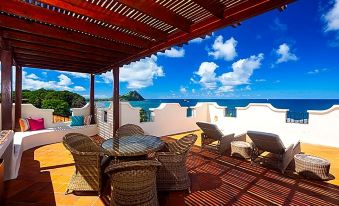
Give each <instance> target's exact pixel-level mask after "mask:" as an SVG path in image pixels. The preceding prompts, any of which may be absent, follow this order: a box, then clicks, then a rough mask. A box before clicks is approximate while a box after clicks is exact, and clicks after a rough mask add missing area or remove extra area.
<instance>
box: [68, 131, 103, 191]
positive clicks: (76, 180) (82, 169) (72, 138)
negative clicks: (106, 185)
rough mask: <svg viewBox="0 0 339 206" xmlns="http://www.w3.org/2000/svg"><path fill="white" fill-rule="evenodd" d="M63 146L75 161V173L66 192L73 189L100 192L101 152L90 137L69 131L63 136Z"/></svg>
mask: <svg viewBox="0 0 339 206" xmlns="http://www.w3.org/2000/svg"><path fill="white" fill-rule="evenodd" d="M63 144H64V146H65V147H66V148H67V149H68V150H69V151H70V152H71V154H72V155H73V158H74V162H75V173H74V174H73V176H72V179H71V180H70V183H69V185H68V188H67V191H66V194H69V193H70V192H73V191H96V192H98V194H99V195H100V194H101V178H102V171H101V160H102V156H103V155H102V153H101V151H100V147H98V146H97V145H96V144H95V143H94V142H93V141H92V140H91V138H90V137H88V136H86V135H83V134H78V133H70V134H66V135H65V137H64V138H63Z"/></svg>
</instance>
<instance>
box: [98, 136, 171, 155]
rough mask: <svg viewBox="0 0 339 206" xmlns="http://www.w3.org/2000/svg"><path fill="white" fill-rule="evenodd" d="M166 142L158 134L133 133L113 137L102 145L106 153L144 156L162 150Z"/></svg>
mask: <svg viewBox="0 0 339 206" xmlns="http://www.w3.org/2000/svg"><path fill="white" fill-rule="evenodd" d="M164 145H165V143H164V142H163V141H162V140H161V139H160V138H159V137H156V136H151V135H132V136H126V137H120V138H111V139H108V140H106V141H104V142H103V143H102V145H101V147H102V148H103V149H104V150H105V153H106V154H107V155H110V156H115V157H131V156H142V155H147V154H149V153H152V152H156V151H158V150H160V149H161V148H162V147H163V146H164Z"/></svg>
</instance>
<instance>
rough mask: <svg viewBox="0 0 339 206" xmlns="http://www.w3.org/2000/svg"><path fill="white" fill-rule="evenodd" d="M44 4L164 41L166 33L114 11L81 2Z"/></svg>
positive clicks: (46, 0) (66, 0)
mask: <svg viewBox="0 0 339 206" xmlns="http://www.w3.org/2000/svg"><path fill="white" fill-rule="evenodd" d="M39 1H40V2H42V3H46V4H48V5H52V6H56V7H58V8H62V9H65V10H67V11H71V12H74V13H76V14H81V15H84V16H87V17H90V18H92V19H95V20H99V21H102V22H105V23H109V24H111V25H115V26H118V27H120V28H124V29H127V30H130V31H133V32H136V33H139V34H142V35H146V36H149V37H152V38H154V39H158V40H159V39H164V38H165V37H166V33H165V32H163V31H161V30H159V29H157V28H154V27H151V26H149V25H147V24H144V23H141V22H138V21H136V20H133V19H131V18H129V17H126V16H124V15H121V14H119V13H115V12H114V11H109V10H106V9H105V8H103V7H101V6H99V5H97V4H92V3H89V2H86V1H79V0H39Z"/></svg>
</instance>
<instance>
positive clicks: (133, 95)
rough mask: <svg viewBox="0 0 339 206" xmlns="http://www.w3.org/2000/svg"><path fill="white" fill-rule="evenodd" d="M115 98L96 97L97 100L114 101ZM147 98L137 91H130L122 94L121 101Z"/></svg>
mask: <svg viewBox="0 0 339 206" xmlns="http://www.w3.org/2000/svg"><path fill="white" fill-rule="evenodd" d="M112 100H113V98H99V99H98V98H96V99H95V101H112ZM144 100H145V98H144V97H142V96H141V95H140V94H139V92H137V91H130V92H128V93H127V94H124V95H120V101H124V102H125V101H126V102H127V101H144Z"/></svg>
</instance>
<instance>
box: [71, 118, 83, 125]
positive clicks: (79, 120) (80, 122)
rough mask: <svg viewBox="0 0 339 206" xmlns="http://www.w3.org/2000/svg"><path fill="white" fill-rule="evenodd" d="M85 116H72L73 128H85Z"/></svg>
mask: <svg viewBox="0 0 339 206" xmlns="http://www.w3.org/2000/svg"><path fill="white" fill-rule="evenodd" d="M83 125H84V116H71V126H83Z"/></svg>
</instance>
